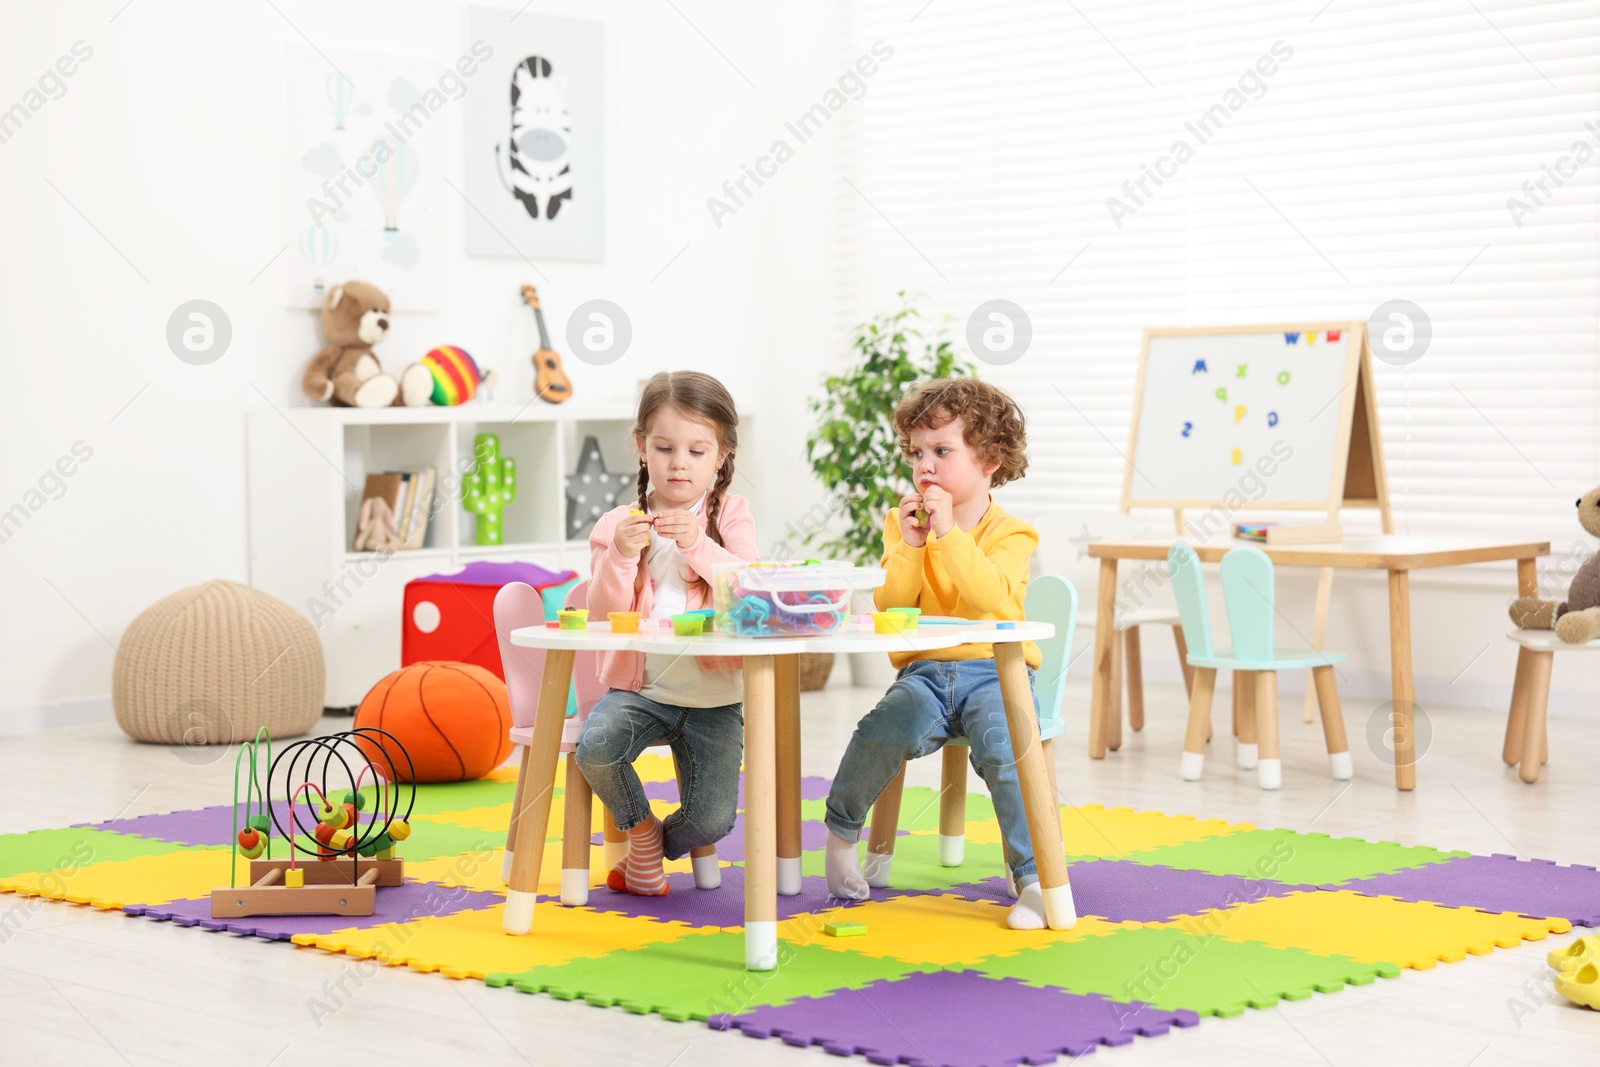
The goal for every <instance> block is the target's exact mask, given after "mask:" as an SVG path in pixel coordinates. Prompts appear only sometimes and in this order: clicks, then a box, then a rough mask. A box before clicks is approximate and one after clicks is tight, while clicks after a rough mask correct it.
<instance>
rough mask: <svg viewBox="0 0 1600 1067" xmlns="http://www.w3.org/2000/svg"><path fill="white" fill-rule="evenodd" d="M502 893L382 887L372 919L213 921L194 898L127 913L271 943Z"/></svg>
mask: <svg viewBox="0 0 1600 1067" xmlns="http://www.w3.org/2000/svg"><path fill="white" fill-rule="evenodd" d="M504 900H505V898H504V897H502V896H500V895H499V894H498V893H480V892H475V891H473V890H470V889H462V888H460V887H459V886H446V885H441V884H440V883H438V882H412V881H407V882H406V883H405V884H404V885H397V886H389V887H386V888H380V889H379V890H378V892H377V894H376V903H375V907H374V909H373V913H372V914H371V915H362V916H350V915H252V916H250V917H248V918H239V919H213V918H212V917H211V898H210V897H209V896H205V897H194V898H191V899H189V900H174V901H173V902H171V903H170V904H149V905H146V904H130V905H129V906H128V907H126V908H123V909H122V910H123V911H124V912H125V913H126V914H128V915H142V916H144V917H145V918H147V919H155V920H157V921H165V922H170V923H172V924H173V925H174V926H198V927H200V928H201V929H202V930H218V931H220V930H228V931H231V932H233V933H236V934H254V935H255V936H256V937H260V938H264V939H265V940H267V941H287V940H289V938H291V937H293V936H294V935H295V934H331V933H333V932H334V931H335V930H350V929H368V928H371V927H374V926H384V925H386V924H388V923H404V922H410V921H411V920H413V919H420V918H423V917H424V916H429V915H454V914H455V913H456V912H461V911H477V910H479V909H482V908H492V907H494V906H495V905H496V904H499V903H502V902H503V901H504Z"/></svg>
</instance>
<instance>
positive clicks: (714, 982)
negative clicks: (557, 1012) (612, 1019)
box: [490, 933, 931, 1022]
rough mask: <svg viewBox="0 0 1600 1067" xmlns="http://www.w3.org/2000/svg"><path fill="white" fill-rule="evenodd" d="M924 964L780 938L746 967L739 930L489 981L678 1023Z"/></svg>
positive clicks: (890, 975) (775, 1002)
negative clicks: (772, 955)
mask: <svg viewBox="0 0 1600 1067" xmlns="http://www.w3.org/2000/svg"><path fill="white" fill-rule="evenodd" d="M927 969H931V968H922V967H918V966H916V965H914V964H908V963H902V962H900V961H898V960H887V959H876V958H873V957H870V956H862V955H859V954H857V953H854V952H842V951H839V950H836V949H824V948H818V947H817V946H815V945H809V944H796V943H793V942H789V941H781V942H780V943H779V946H778V969H777V970H775V971H770V972H754V971H747V970H745V969H744V934H743V933H716V934H705V935H701V936H696V937H685V938H682V939H681V940H678V941H673V942H670V943H666V944H656V945H645V946H641V947H640V948H636V949H630V950H628V951H625V952H613V953H610V954H609V955H606V956H601V957H598V958H595V959H576V960H572V961H570V962H568V963H564V964H561V965H560V966H549V967H535V968H533V969H532V970H528V971H523V972H521V973H520V974H513V975H495V976H493V979H494V980H493V981H492V982H491V983H490V984H494V985H510V986H511V987H512V988H514V989H516V990H519V991H520V992H523V993H547V994H549V995H551V996H554V997H556V998H558V999H561V1000H584V1001H587V1002H588V1003H590V1004H593V1005H596V1006H597V1007H611V1006H613V1005H615V1006H618V1007H621V1008H622V1009H623V1010H625V1011H629V1012H633V1013H635V1014H640V1015H643V1014H648V1013H652V1012H653V1013H655V1014H658V1015H660V1016H662V1017H663V1018H665V1019H671V1020H673V1021H677V1022H682V1021H684V1020H688V1019H694V1020H704V1019H706V1018H707V1017H709V1016H715V1015H722V1014H731V1015H737V1014H739V1013H741V1012H744V1011H748V1010H750V1009H751V1008H755V1007H762V1006H770V1005H780V1004H787V1003H789V1002H790V1001H793V1000H795V999H796V998H798V997H816V996H822V995H823V994H825V993H829V992H831V991H833V990H838V989H859V988H861V987H863V986H865V985H867V984H869V983H871V982H875V981H878V980H879V979H887V978H900V977H904V976H905V975H908V974H912V973H916V972H919V971H923V970H927Z"/></svg>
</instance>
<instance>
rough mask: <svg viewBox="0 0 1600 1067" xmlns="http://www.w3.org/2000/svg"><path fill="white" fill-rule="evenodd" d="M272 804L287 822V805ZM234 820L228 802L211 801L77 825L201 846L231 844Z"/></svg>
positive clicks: (280, 823) (280, 820) (275, 811)
mask: <svg viewBox="0 0 1600 1067" xmlns="http://www.w3.org/2000/svg"><path fill="white" fill-rule="evenodd" d="M272 806H273V809H274V813H275V814H276V815H277V818H278V822H279V825H287V824H288V814H289V812H288V805H287V804H286V803H285V802H283V801H281V800H277V801H273V805H272ZM239 812H240V815H239V817H238V819H237V823H238V825H239V826H243V825H244V817H243V812H244V808H243V806H242V805H241V806H240V808H239ZM302 819H304V816H302ZM235 822H236V820H235V816H234V812H233V806H232V805H231V804H213V805H212V806H210V807H208V808H191V809H189V810H187V811H174V812H168V813H167V814H165V815H138V816H135V817H133V818H130V819H111V820H109V821H107V822H97V823H80V824H79V825H81V826H87V827H89V828H91V829H95V830H111V831H114V832H116V833H119V834H135V835H137V836H139V837H153V838H157V839H159V840H162V841H171V842H172V843H174V844H178V845H190V846H193V847H200V846H206V845H212V846H215V845H228V844H232V843H233V834H234V832H235ZM280 840H281V838H280Z"/></svg>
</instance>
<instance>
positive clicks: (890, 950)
mask: <svg viewBox="0 0 1600 1067" xmlns="http://www.w3.org/2000/svg"><path fill="white" fill-rule="evenodd" d="M1009 910H1010V909H1009V908H1007V907H1003V906H1001V905H999V904H993V903H990V902H989V901H982V900H966V899H964V898H962V897H956V896H946V895H928V896H914V897H896V898H895V899H893V900H885V901H873V902H872V903H870V904H857V905H855V906H853V907H850V908H842V909H838V910H836V911H832V912H827V913H822V914H817V915H797V916H795V917H794V918H793V919H789V920H786V921H785V922H783V923H781V924H779V927H778V936H779V937H781V938H783V939H784V940H786V941H791V942H795V943H804V944H813V945H817V946H819V947H821V948H825V949H830V950H832V951H835V952H856V953H860V954H861V955H863V956H874V957H878V958H880V959H896V960H900V961H902V962H904V963H918V964H934V965H937V966H940V967H950V966H952V965H956V964H962V963H971V962H975V961H977V960H980V959H983V958H984V957H986V956H1005V955H1010V954H1011V953H1013V952H1020V951H1022V950H1024V949H1031V948H1044V947H1045V946H1047V945H1052V944H1055V943H1056V942H1060V941H1081V940H1083V939H1084V938H1087V937H1102V936H1104V935H1106V934H1109V933H1112V932H1113V931H1116V930H1121V929H1132V928H1137V927H1138V926H1139V924H1138V923H1127V922H1124V923H1113V922H1107V921H1106V920H1104V919H1095V918H1091V917H1088V916H1085V917H1083V918H1080V919H1079V920H1078V923H1077V925H1076V926H1074V927H1073V928H1072V929H1070V930H1013V929H1011V928H1010V927H1008V926H1006V912H1007V911H1009ZM843 919H848V920H849V921H851V922H858V923H861V924H862V925H864V926H865V927H866V928H867V932H866V934H865V935H864V936H861V937H848V938H843V939H841V938H837V937H828V936H827V935H825V934H823V933H822V927H823V924H825V923H828V922H835V921H840V920H843Z"/></svg>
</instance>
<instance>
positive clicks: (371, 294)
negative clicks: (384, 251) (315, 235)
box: [300, 282, 433, 408]
mask: <svg viewBox="0 0 1600 1067" xmlns="http://www.w3.org/2000/svg"><path fill="white" fill-rule="evenodd" d="M388 332H389V298H388V297H387V296H386V295H384V292H383V290H382V289H379V288H378V287H377V286H375V285H369V284H367V283H366V282H345V283H344V284H343V285H336V286H334V287H333V288H332V289H331V290H329V292H328V296H327V298H326V299H325V300H323V302H322V338H323V341H324V342H325V347H324V348H323V349H322V351H321V352H318V353H317V354H316V355H315V356H313V357H312V359H311V365H310V366H308V367H307V368H306V373H305V376H304V377H303V378H301V380H300V388H301V389H303V390H304V391H305V394H306V396H309V397H310V398H311V399H312V400H326V401H329V402H331V403H333V404H334V405H335V406H338V407H347V408H386V407H389V406H390V405H404V406H406V407H416V406H418V405H420V404H426V403H427V402H428V398H429V396H431V395H432V393H433V375H432V374H431V373H429V371H428V368H427V367H424V366H423V365H422V364H420V363H413V364H411V366H409V367H407V368H406V369H405V370H404V371H403V372H402V373H401V375H400V378H399V380H398V381H397V380H396V379H395V377H394V376H393V375H392V374H385V373H384V372H383V368H382V367H381V366H379V365H378V357H377V356H375V355H373V353H372V346H373V345H375V344H377V343H378V342H379V341H381V340H383V338H384V336H385V335H386V334H387V333H388Z"/></svg>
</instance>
